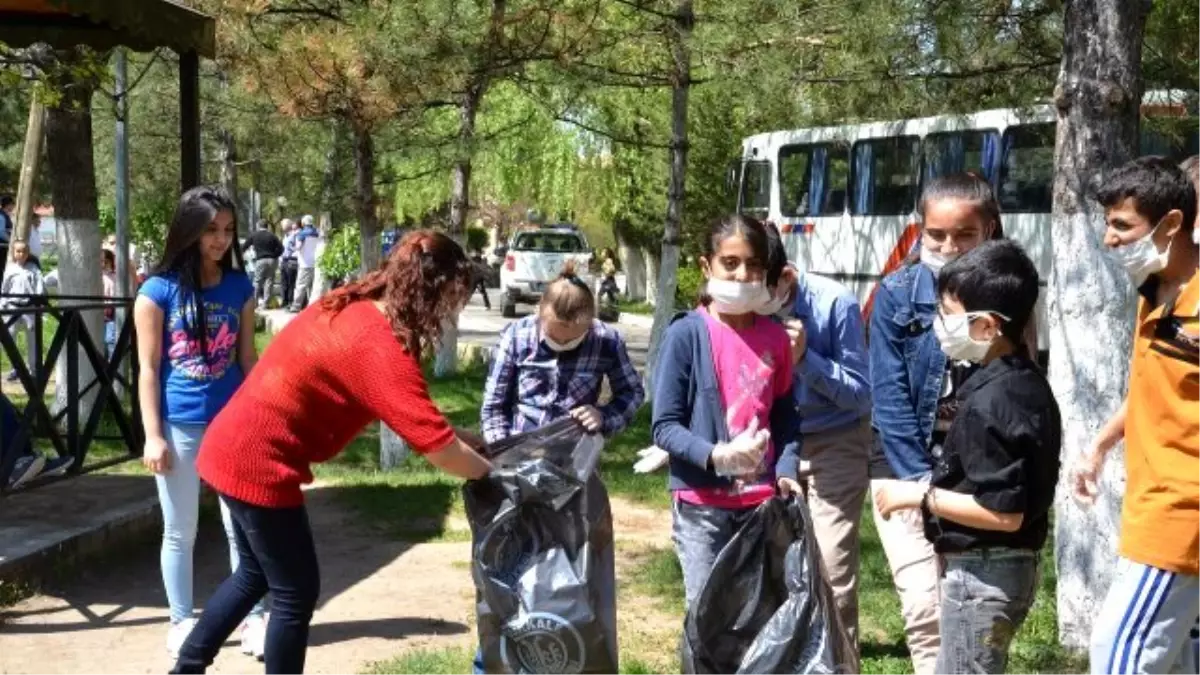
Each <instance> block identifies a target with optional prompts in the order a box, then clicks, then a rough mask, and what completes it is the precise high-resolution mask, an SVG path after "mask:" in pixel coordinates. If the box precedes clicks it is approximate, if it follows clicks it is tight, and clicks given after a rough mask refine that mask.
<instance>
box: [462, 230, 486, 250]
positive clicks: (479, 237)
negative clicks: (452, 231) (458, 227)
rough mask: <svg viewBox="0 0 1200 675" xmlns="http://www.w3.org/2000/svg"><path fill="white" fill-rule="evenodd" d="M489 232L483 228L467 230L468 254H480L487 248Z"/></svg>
mask: <svg viewBox="0 0 1200 675" xmlns="http://www.w3.org/2000/svg"><path fill="white" fill-rule="evenodd" d="M487 245H488V232H487V230H485V229H483V228H482V227H468V228H467V252H468V253H479V252H482V251H483V250H484V249H486V248H487Z"/></svg>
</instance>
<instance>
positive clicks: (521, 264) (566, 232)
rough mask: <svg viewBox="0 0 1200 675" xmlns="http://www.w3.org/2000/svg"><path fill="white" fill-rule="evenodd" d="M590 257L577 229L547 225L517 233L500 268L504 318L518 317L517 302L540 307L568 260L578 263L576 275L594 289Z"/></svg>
mask: <svg viewBox="0 0 1200 675" xmlns="http://www.w3.org/2000/svg"><path fill="white" fill-rule="evenodd" d="M591 257H592V251H591V248H590V247H588V243H587V238H586V237H584V236H583V233H582V232H580V231H579V230H577V229H575V228H574V227H563V226H558V227H556V226H548V227H544V228H539V229H536V230H522V231H520V232H517V233H516V234H514V235H513V236H512V239H510V240H509V243H508V251H507V252H506V253H505V256H504V264H503V265H501V266H500V314H501V316H504V317H505V318H512V317H514V316H516V315H517V303H522V302H523V303H526V304H531V305H532V304H537V303H538V302H539V301H540V300H541V299H542V293H544V292H545V291H546V284H548V283H550V282H551V281H553V280H554V278H555V277H557V276H558V275H559V274H560V273H561V272H562V268H563V265H565V264H566V263H567V261H568V260H574V261H575V273H576V274H577V275H579V278H580V279H582V280H583V281H584V283H586V284H588V286H591V285H592V281H591V277H590V274H589V272H588V261H589V260H591Z"/></svg>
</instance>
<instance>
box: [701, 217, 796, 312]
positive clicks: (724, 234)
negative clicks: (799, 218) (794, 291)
mask: <svg viewBox="0 0 1200 675" xmlns="http://www.w3.org/2000/svg"><path fill="white" fill-rule="evenodd" d="M735 236H740V237H742V238H744V239H745V240H746V243H748V244H750V249H751V250H752V251H754V255H755V256H757V257H758V259H759V260H761V261H762V264H763V268H764V269H770V267H771V263H772V249H771V243H770V235H769V234H767V228H766V226H764V225H763V224H762V221H759V220H756V219H754V218H751V217H750V216H744V215H742V214H740V213H734V214H730V215H728V216H724V217H722V218H718V219H716V220H714V221H713V222H712V225H710V226H709V228H708V236H707V237H705V238H704V259H705V260H707V261H708V264H709V268H710V269H711V267H712V264H713V256H714V255H716V252H717V249H718V248H720V246H721V242H723V241H725V240H726V239H728V238H730V237H735ZM776 279H778V277H776ZM707 288H708V286H707V283H706V284H705V285H703V286H701V287H700V304H702V305H705V306H707V305H708V303H710V302H712V296H710V295H709V294H708V290H707Z"/></svg>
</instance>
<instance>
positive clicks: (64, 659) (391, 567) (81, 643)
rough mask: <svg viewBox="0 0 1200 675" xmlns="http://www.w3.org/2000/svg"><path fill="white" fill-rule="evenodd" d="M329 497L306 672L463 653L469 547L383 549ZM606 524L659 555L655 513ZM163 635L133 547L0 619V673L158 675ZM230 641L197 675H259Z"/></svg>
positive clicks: (207, 577)
mask: <svg viewBox="0 0 1200 675" xmlns="http://www.w3.org/2000/svg"><path fill="white" fill-rule="evenodd" d="M339 489H353V488H352V487H348V488H335V487H327V488H317V489H314V490H311V491H309V492H308V504H309V514H310V517H311V519H312V526H313V531H314V533H315V536H316V541H317V555H318V558H319V560H320V561H321V583H322V587H321V601H320V604H319V605H318V607H317V612H316V615H315V616H314V618H313V626H312V633H311V634H310V637H309V650H308V661H307V664H306V671H307V672H310V673H348V672H359V671H361V670H362V669H364V668H365V667H366V666H367V665H368V664H370V663H372V662H376V661H381V660H385V659H390V658H392V657H394V656H397V655H399V654H401V653H403V652H406V651H409V650H412V649H423V648H433V649H436V648H442V647H460V648H466V647H469V646H470V645H471V644H473V641H474V625H473V620H474V619H473V617H474V586H473V584H472V582H471V576H470V571H469V567H468V566H469V563H470V544H469V543H467V542H450V543H419V544H412V543H405V542H396V541H391V540H389V539H388V538H387V537H384V536H381V535H380V534H379V533H378V532H377V531H375V530H372V529H371V528H370V527H368V526H366V525H365V524H363V523H360V522H356V521H355V519H354V518H352V517H351V516H349V515H348V514H347V512H346V511H345V510H344V509H343V507H342V506H341V505H340V502H339V501H338V500H337V495H336V490H339ZM613 512H614V518H615V521H616V522H615V523H614V530H615V532H616V533H617V538H618V541H617V543H618V547H619V548H626V550H637V549H640V548H643V547H645V546H647V545H649V546H657V547H663V546H669V545H670V515H669V514H668V513H666V512H665V511H661V510H656V509H650V508H646V507H642V506H638V505H634V504H630V503H628V502H625V501H624V500H621V499H619V498H618V499H614V500H613ZM213 520H215V519H211V518H210V519H209V520H208V521H206V525H207V527H204V528H202V532H201V536H200V539H199V541H198V542H197V555H196V601H197V605H198V606H199V605H200V604H201V603H203V601H204V599H205V598H207V597H209V596H210V595H211V594H212V592H213V590H214V589H215V588H216V585H217V584H218V583H220V581H221V580H222V579H223V578H224V576H225V575H226V573H227V567H226V566H227V565H228V558H227V554H226V551H225V542H224V538H223V535H222V534H221V532H220V525H219V524H218V523H215V522H212V521H213ZM622 557H623V556H622ZM627 618H631V619H632V621H633V623H636V622H637V618H636V617H627ZM166 630H167V608H166V597H165V595H164V593H163V590H162V580H161V577H160V575H159V567H158V549H157V546H156V545H145V546H142V547H139V548H136V549H134V550H129V551H123V552H121V554H120V555H118V556H114V557H112V558H111V559H108V560H105V561H104V562H103V563H101V564H99V565H98V566H97V569H93V570H83V571H81V572H80V573H79V574H78V576H76V577H75V578H73V579H71V580H70V581H68V582H66V583H64V584H62V585H61V586H59V587H55V588H48V589H44V592H43V593H42V594H41V595H37V596H34V597H32V598H29V599H28V600H25V601H23V602H20V603H18V604H17V605H14V606H13V607H10V608H7V609H4V610H0V673H19V672H35V673H95V672H122V673H161V672H165V671H166V670H167V669H168V668H169V667H170V666H171V663H170V660H169V659H168V657H167V654H166V649H165V639H166ZM236 640H237V636H236V635H235V636H234V637H233V638H232V639H231V641H230V643H228V644H227V645H226V647H225V649H223V650H222V652H221V654H220V655H219V656H218V657H217V660H216V663H215V664H214V665H213V668H212V669H210V671H209V672H213V673H244V672H261V669H262V666H261V664H258V663H256V662H254V661H253V660H252V659H251V658H250V657H248V656H244V655H243V654H242V653H241V652H240V651H239V649H238V647H237V642H236Z"/></svg>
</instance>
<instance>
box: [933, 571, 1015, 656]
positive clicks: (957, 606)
mask: <svg viewBox="0 0 1200 675" xmlns="http://www.w3.org/2000/svg"><path fill="white" fill-rule="evenodd" d="M942 561H943V563H944V565H945V569H944V571H943V572H942V616H941V626H940V627H941V634H942V647H941V651H940V652H939V653H938V660H937V672H939V673H1003V672H1004V669H1005V667H1006V666H1007V665H1008V647H1009V645H1010V644H1012V639H1013V635H1015V634H1016V632H1017V631H1018V630H1019V629H1020V628H1021V624H1023V623H1025V617H1026V616H1027V615H1028V614H1029V608H1030V607H1032V606H1033V600H1034V597H1035V596H1036V595H1037V585H1038V552H1037V551H1030V550H1024V549H1013V548H988V549H978V550H972V551H966V552H963V553H948V554H944V555H943V556H942Z"/></svg>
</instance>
